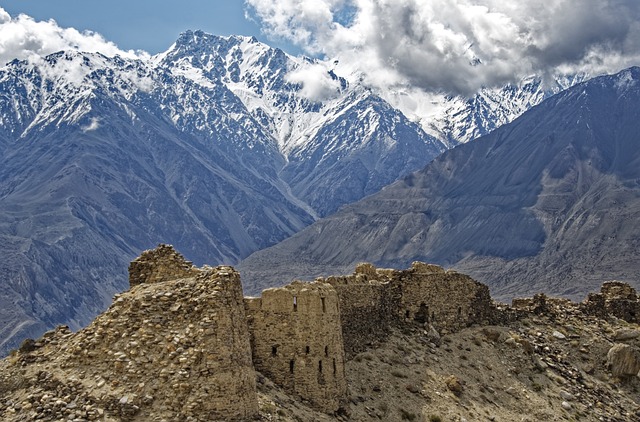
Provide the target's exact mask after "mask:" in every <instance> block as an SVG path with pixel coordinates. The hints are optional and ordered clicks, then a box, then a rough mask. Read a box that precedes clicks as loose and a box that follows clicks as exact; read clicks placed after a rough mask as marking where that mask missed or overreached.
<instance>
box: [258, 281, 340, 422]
mask: <svg viewBox="0 0 640 422" xmlns="http://www.w3.org/2000/svg"><path fill="white" fill-rule="evenodd" d="M245 306H246V311H247V318H248V321H249V331H250V333H251V339H252V346H253V348H252V349H253V363H254V366H255V368H256V369H257V370H258V371H260V372H262V373H263V374H265V375H266V376H267V377H269V378H270V379H271V380H272V381H273V382H274V383H276V384H278V385H280V386H281V387H283V388H284V389H285V390H287V391H288V392H290V393H293V394H296V395H298V396H300V397H302V398H303V399H306V400H309V401H310V402H311V403H312V405H313V406H314V407H315V408H317V409H319V410H322V411H324V412H327V413H331V412H335V411H336V410H337V409H338V408H339V407H340V402H341V401H342V400H344V399H345V397H346V378H345V368H344V362H345V355H344V346H343V339H342V329H341V323H340V310H339V305H338V297H337V294H336V291H335V289H334V288H333V287H332V286H331V285H329V284H326V283H317V282H316V283H302V282H293V283H292V284H290V285H288V286H285V287H282V288H274V289H267V290H265V291H263V292H262V298H247V299H245Z"/></svg>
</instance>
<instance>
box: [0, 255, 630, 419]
mask: <svg viewBox="0 0 640 422" xmlns="http://www.w3.org/2000/svg"><path fill="white" fill-rule="evenodd" d="M130 269H131V279H132V280H133V282H132V287H131V289H130V290H129V291H127V292H124V293H122V294H120V295H116V297H115V298H114V303H113V305H112V306H111V307H110V308H109V310H108V311H107V312H105V313H104V314H103V315H101V316H100V317H98V318H97V319H96V320H95V321H94V322H93V323H92V324H91V325H90V326H89V327H87V328H86V329H84V330H82V331H80V332H78V333H75V334H74V333H72V332H71V331H70V330H69V329H68V327H59V328H58V329H56V330H53V331H50V332H48V333H45V335H44V336H43V337H42V338H40V339H38V340H30V341H26V342H25V344H24V347H22V348H21V350H19V351H16V352H15V355H14V356H12V357H11V358H10V360H5V361H3V362H2V365H0V393H2V394H3V395H2V396H1V397H0V398H2V400H0V419H2V418H4V419H3V420H5V419H6V420H7V421H11V422H17V421H23V420H83V419H84V420H113V421H115V420H134V421H147V420H158V421H160V420H167V421H170V420H185V421H188V420H193V421H198V420H201V421H205V420H230V421H233V420H244V419H247V418H249V419H250V418H254V417H258V416H257V415H258V413H259V410H258V409H259V408H260V415H261V416H260V417H262V416H263V414H262V409H263V408H265V404H264V401H262V399H261V398H258V397H259V394H262V392H259V391H258V386H257V385H256V370H258V371H260V373H258V374H257V375H258V379H259V384H258V385H259V386H261V387H262V388H263V387H265V385H267V384H269V383H270V384H271V385H272V386H274V387H273V388H278V389H282V390H281V391H284V392H286V394H288V395H289V397H290V398H292V399H289V402H291V403H293V402H295V403H298V400H297V399H300V401H301V403H302V405H303V407H306V408H307V409H308V410H309V411H311V409H313V412H316V416H317V415H318V413H317V411H318V410H320V411H321V412H324V413H325V415H323V416H322V418H320V419H318V418H315V417H314V418H311V419H310V418H309V417H307V418H301V419H300V418H298V420H324V419H323V418H324V417H331V416H328V415H326V414H327V413H328V414H333V415H334V417H338V419H340V418H341V417H342V416H345V415H348V414H349V413H350V412H352V411H353V410H354V406H356V407H357V406H360V405H361V404H362V403H364V402H366V401H367V400H371V399H372V398H371V397H369V398H365V397H364V395H366V394H365V392H366V391H370V390H371V391H372V392H373V393H375V394H376V395H381V396H384V395H385V394H391V392H392V391H393V389H394V388H400V389H401V391H405V392H406V391H408V392H409V393H411V395H415V396H416V398H418V397H424V398H428V397H433V392H430V391H427V390H425V388H424V385H425V384H422V383H423V382H424V380H423V381H420V379H419V378H416V376H415V375H416V374H423V373H424V367H422V368H421V369H420V370H417V369H418V367H419V366H420V365H423V364H424V362H426V361H428V360H432V364H434V365H435V364H437V366H440V363H443V362H444V360H446V359H449V358H456V359H460V362H461V364H460V365H459V366H458V367H457V368H458V369H459V371H460V372H458V370H452V369H449V370H448V371H447V372H446V374H444V377H435V376H433V375H430V373H431V370H432V368H433V369H435V368H436V366H433V367H428V368H427V382H432V381H433V382H436V381H437V384H438V387H437V388H438V389H440V388H441V387H443V381H444V386H446V388H447V389H448V390H450V391H451V392H452V393H453V394H455V395H460V394H461V393H463V390H464V396H465V397H467V396H469V394H470V393H469V392H470V391H473V390H475V389H476V387H477V386H476V387H474V386H472V384H473V383H470V384H469V385H468V386H465V385H464V383H463V382H462V381H460V380H461V379H473V378H470V377H475V376H476V375H477V374H476V372H477V371H478V370H480V371H485V370H487V371H493V369H492V368H493V367H494V365H497V364H498V363H496V362H494V363H493V364H489V363H488V362H485V363H483V364H480V363H479V362H480V361H481V360H483V357H482V354H483V353H485V352H487V351H488V348H496V349H497V348H500V349H501V350H500V355H499V357H500V359H499V364H500V365H507V367H505V368H503V369H504V371H505V372H503V375H502V378H501V379H503V380H505V379H506V377H509V378H510V377H512V375H514V374H516V375H517V374H519V373H520V371H523V370H524V371H529V377H519V378H522V379H525V380H529V381H531V382H532V384H531V386H530V387H531V388H532V390H529V392H528V393H526V392H525V390H522V389H521V388H516V387H514V386H509V387H508V388H506V390H505V393H506V395H507V396H508V397H509V399H508V400H513V399H516V400H517V399H519V398H522V397H524V396H526V395H527V394H529V393H531V391H534V392H537V391H540V390H541V389H542V386H541V384H537V383H538V382H543V383H544V382H546V381H544V379H541V378H540V377H542V375H541V374H545V376H546V377H549V380H554V381H556V382H557V383H558V384H559V385H562V386H563V388H566V389H563V390H560V391H556V393H555V396H554V397H556V398H558V397H559V398H561V399H562V400H564V401H565V402H567V403H569V404H570V405H571V408H574V407H575V408H576V409H578V408H580V409H583V410H584V405H585V403H586V404H587V405H588V404H590V403H592V402H593V400H590V399H589V400H587V399H585V397H587V395H588V394H591V393H590V392H589V391H588V389H585V387H586V384H585V381H584V377H585V376H588V375H589V374H593V373H594V371H595V372H598V371H606V368H605V366H604V365H603V364H602V356H604V354H605V353H606V351H607V350H609V348H610V347H611V340H610V339H611V338H617V339H622V338H628V340H629V343H630V344H634V345H635V346H637V341H636V338H637V333H638V329H637V326H635V327H634V325H632V324H629V323H627V322H624V321H621V320H620V319H619V318H611V316H617V315H621V313H620V312H621V309H622V310H623V311H624V312H623V314H624V315H627V316H628V317H633V310H634V309H635V307H637V305H638V300H637V295H636V293H635V291H634V290H633V289H630V288H628V286H627V285H625V284H624V283H618V282H615V283H608V284H607V285H606V286H604V287H603V290H602V292H601V293H599V294H597V295H591V296H590V297H589V298H588V299H587V300H586V301H585V302H583V303H582V304H580V305H577V304H574V303H572V302H570V301H568V300H565V299H555V298H551V297H547V296H545V295H536V296H534V297H533V298H524V299H517V300H514V304H513V307H512V308H509V307H507V306H506V305H501V304H495V303H493V302H492V301H491V298H490V297H489V293H488V290H487V288H486V286H484V285H482V284H480V283H477V282H475V281H474V280H472V279H471V278H469V277H467V276H464V275H462V274H458V273H456V272H450V271H444V270H443V269H442V268H440V267H437V266H434V265H428V264H422V263H414V264H413V265H412V266H411V268H409V269H407V270H391V269H377V268H375V267H374V266H373V265H371V264H360V265H358V267H357V268H356V271H355V272H354V274H352V275H349V276H341V277H329V278H327V279H326V280H325V279H318V280H316V281H315V282H311V283H305V282H294V283H291V284H290V285H287V286H284V287H282V288H275V289H267V290H265V291H264V292H263V294H262V297H260V298H243V297H242V288H241V284H240V278H239V275H238V273H237V272H236V271H235V270H234V269H233V268H231V267H225V266H221V267H217V268H211V267H207V266H205V267H203V268H195V267H193V266H192V265H191V263H190V262H188V261H186V260H185V259H184V258H183V257H182V256H181V255H180V254H178V253H177V252H175V251H174V250H173V248H171V247H169V246H165V245H161V246H160V247H159V248H158V249H156V250H153V251H146V252H145V253H144V254H143V255H142V256H141V257H140V258H138V259H136V260H135V261H134V263H132V265H131V267H130ZM594 315H603V318H602V319H596V318H594ZM543 320H544V321H545V322H544V323H542V322H541V321H543ZM561 321H564V323H560V324H559V322H561ZM585 321H587V322H589V323H588V324H585ZM487 322H489V323H492V324H494V325H492V326H484V327H483V326H482V325H485V323H487ZM520 322H521V323H520ZM591 322H597V324H599V325H596V326H599V327H600V328H598V329H594V328H588V327H589V324H590V323H591ZM609 322H615V323H616V324H617V325H615V326H614V325H609ZM532 323H534V324H536V325H538V327H539V328H538V329H536V330H533V329H531V328H530V324H532ZM501 324H514V325H512V326H513V327H518V328H517V329H512V328H509V326H501ZM473 325H476V327H472V328H467V327H469V326H473ZM470 330H472V331H470ZM464 331H467V332H468V333H467V334H468V335H467V340H465V341H464V342H455V343H456V344H454V340H452V336H454V335H455V334H456V333H462V332H464ZM469 333H472V334H471V337H469ZM399 334H400V335H401V337H400V338H401V340H400V342H398V341H399V337H398V335H399ZM441 334H442V338H441ZM445 334H446V335H445ZM602 334H604V335H605V337H606V340H605V341H603V340H594V339H596V338H597V336H598V335H602ZM410 338H413V340H411V341H413V344H412V345H411V346H410V347H407V345H406V344H405V343H404V342H405V341H406V340H409V339H410ZM394 339H395V340H394ZM558 339H561V340H562V341H559V340H558ZM385 341H389V342H392V343H393V342H395V345H396V346H397V347H391V346H390V347H387V349H388V350H387V352H386V353H378V351H379V350H380V349H381V348H384V347H385V346H384V344H383V343H384V342H385ZM438 344H442V346H443V347H442V346H441V347H438ZM635 346H630V345H622V344H619V345H616V346H615V347H613V348H611V350H609V354H608V356H607V358H608V359H607V361H608V364H609V367H610V369H611V371H612V373H613V375H614V376H617V377H622V378H624V377H633V376H634V375H636V374H637V373H638V370H639V369H640V351H639V350H638V349H637V347H635ZM588 348H595V350H599V352H597V356H599V357H598V358H597V359H594V358H587V356H588V355H589V353H590V352H589V350H588ZM365 349H369V350H367V351H366V352H365V353H362V354H359V355H357V356H355V355H356V353H358V352H359V351H364V350H365ZM476 349H477V351H476ZM563 350H564V351H563ZM443 351H444V352H445V353H447V354H448V355H442V353H443ZM473 353H475V354H476V359H475V360H471V356H472V355H471V354H473ZM503 354H504V355H505V356H506V355H510V356H511V358H510V359H512V362H511V363H510V362H507V361H504V362H503V360H502V356H503ZM575 355H578V356H581V358H587V360H588V361H589V362H588V364H585V365H582V364H581V366H580V367H579V368H578V367H575V366H572V365H570V364H569V363H568V362H567V359H568V358H569V357H570V356H575ZM354 356H355V359H351V358H352V357H354ZM596 360H597V361H598V362H599V363H598V366H599V367H601V368H598V367H597V366H596V364H595V363H594V362H595V361H596ZM476 361H477V362H476ZM358 362H360V363H359V364H358ZM349 365H352V366H353V365H360V366H363V369H364V370H365V373H364V376H365V378H366V380H367V383H371V382H373V384H371V385H368V384H367V385H366V388H364V389H363V388H359V389H358V390H351V385H350V387H349V389H348V388H347V381H348V380H347V374H348V369H346V368H349ZM376 365H378V366H379V365H382V366H380V368H386V369H385V371H386V372H389V373H390V374H391V376H393V377H394V380H393V381H394V382H392V384H396V385H395V387H393V388H391V387H392V386H390V385H389V384H388V383H387V384H385V382H384V378H382V377H380V376H375V377H372V376H371V375H372V374H371V373H369V372H368V371H369V369H370V368H372V367H374V366H376ZM410 367H413V370H412V371H408V370H407V368H410ZM390 368H393V369H392V370H391V371H389V369H390ZM483 368H484V369H483ZM470 371H472V372H470ZM531 371H533V372H531ZM451 373H455V374H456V376H451V377H449V375H450V374H451ZM474 374H475V375H474ZM489 378H490V379H493V376H489ZM400 380H402V381H401V382H400V383H399V384H397V383H398V381H400ZM525 384H528V381H525ZM583 384H584V385H583ZM627 384H630V383H627ZM433 385H435V384H432V386H433ZM546 385H548V383H547V384H546ZM523 387H525V389H526V388H529V387H527V385H523ZM589 388H591V387H589ZM418 393H419V394H418ZM476 393H477V392H476ZM405 394H406V393H405ZM435 394H436V395H439V393H437V392H436V393H435ZM482 394H483V396H481V397H480V398H481V399H482V397H486V395H487V394H490V395H496V391H495V389H492V388H489V387H487V388H486V391H482ZM598 394H600V393H598ZM591 396H593V395H591ZM389 397H390V396H389ZM476 398H477V397H476ZM482 400H484V399H482ZM607 400H608V399H607ZM603 401H604V400H603ZM273 402H274V403H277V406H280V405H281V404H282V401H281V398H278V399H276V398H273ZM609 402H610V400H609ZM258 403H260V404H258ZM349 403H351V405H350V404H349ZM274 406H275V405H274ZM297 406H298V405H297V404H296V407H297ZM607 406H608V408H611V409H613V408H615V409H618V410H616V412H619V413H620V415H624V416H625V417H626V416H629V415H631V414H632V413H629V412H631V411H629V412H627V413H625V411H624V407H623V406H622V405H620V403H608V404H607ZM268 408H270V406H269V405H267V409H268ZM364 408H365V413H366V415H368V417H375V418H377V419H383V418H384V417H385V414H386V410H384V408H379V409H377V410H375V409H374V408H373V407H370V406H367V405H365V406H364ZM620 409H622V410H620ZM272 410H274V409H272ZM272 410H269V411H267V413H268V414H269V415H273V414H278V410H277V409H275V410H276V411H275V413H273V412H272ZM387 410H388V409H387ZM633 412H635V411H633ZM636 413H638V412H636ZM600 414H602V413H600ZM634 414H635V413H634ZM638 414H640V413H638ZM410 415H411V413H410V412H408V413H406V416H407V417H409V416H410ZM621 418H622V419H620V420H626V419H624V417H622V416H621ZM266 420H272V419H270V418H267V419H266ZM358 420H362V419H358Z"/></svg>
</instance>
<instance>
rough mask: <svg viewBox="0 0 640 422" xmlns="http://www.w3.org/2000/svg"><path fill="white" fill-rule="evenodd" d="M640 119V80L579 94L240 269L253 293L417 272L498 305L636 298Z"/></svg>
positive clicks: (588, 85) (633, 72)
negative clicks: (463, 283)
mask: <svg viewBox="0 0 640 422" xmlns="http://www.w3.org/2000/svg"><path fill="white" fill-rule="evenodd" d="M639 109H640V68H637V67H634V68H630V69H628V70H625V71H622V72H620V73H618V74H616V75H608V76H602V77H598V78H594V79H591V80H589V81H586V82H584V83H581V84H578V85H576V86H573V87H572V88H570V89H567V90H565V91H563V92H561V93H559V94H557V95H555V96H553V97H551V98H549V99H547V100H545V101H543V102H542V103H541V104H539V105H538V106H536V107H534V108H532V109H531V110H528V111H527V112H525V113H524V114H523V115H522V116H520V117H519V118H517V119H516V120H515V121H513V122H512V123H510V124H508V125H504V126H502V127H500V128H498V129H496V130H495V131H493V132H492V133H490V134H489V135H487V136H484V137H481V138H479V139H477V140H474V141H473V142H469V143H467V144H464V145H460V146H459V147H457V148H454V149H451V150H449V151H447V152H445V153H443V154H442V155H440V156H439V157H438V158H436V159H435V160H433V161H432V162H431V163H430V164H428V165H427V166H426V167H425V168H424V169H422V170H420V171H418V172H415V173H413V174H412V175H410V176H408V177H406V178H404V179H403V180H400V181H398V182H396V183H394V184H392V185H390V186H387V187H385V188H384V189H382V190H381V191H380V192H378V193H376V194H374V195H371V196H369V197H367V198H365V199H363V200H361V201H358V202H356V203H353V204H350V205H348V206H345V207H343V209H341V210H340V211H338V212H337V213H335V214H333V215H331V216H329V217H327V218H323V219H320V220H318V221H316V222H315V223H314V224H312V225H311V226H309V227H307V228H305V229H304V230H303V231H301V232H299V233H297V234H296V235H294V236H292V237H290V238H288V239H286V240H284V241H283V242H280V243H279V244H277V245H275V246H273V247H270V248H268V249H265V250H262V251H258V252H256V253H254V254H252V255H251V256H249V257H248V258H246V259H245V260H243V261H242V262H241V263H240V264H239V269H240V271H241V272H242V274H243V282H244V283H245V290H248V291H249V292H253V291H259V290H260V289H261V288H262V287H263V286H270V285H273V284H274V283H276V282H281V283H285V282H287V281H289V280H290V279H292V278H300V279H313V278H314V277H316V276H318V275H323V274H326V273H329V274H336V273H341V272H344V271H349V270H350V269H352V268H353V266H354V265H355V264H356V263H358V262H373V263H375V264H377V265H380V266H391V267H396V268H402V267H403V266H406V265H407V264H408V263H410V262H412V261H415V260H420V261H426V262H434V263H439V264H441V265H445V266H451V267H454V268H456V269H459V270H462V271H464V272H465V273H468V274H471V275H472V276H473V277H474V278H476V279H478V280H479V281H482V282H485V283H487V284H488V285H489V286H490V288H491V289H492V291H493V293H494V294H495V295H496V296H497V297H499V298H501V299H509V298H512V297H514V296H521V295H523V296H526V295H530V294H533V293H534V292H536V291H537V292H540V291H544V292H547V293H552V294H558V295H564V296H569V297H572V298H573V299H578V298H582V297H584V295H585V294H586V293H588V292H591V291H594V290H596V289H597V288H598V285H599V284H601V283H602V282H603V281H607V280H621V281H627V282H629V283H631V284H632V285H634V286H635V287H640V283H639V282H638V279H637V274H638V270H640V263H639V262H638V259H637V250H638V246H639V243H640V242H639V239H640V222H639V220H638V215H639V212H640V166H639V165H638V164H639V163H640V148H638V146H639V144H640V138H639V137H638V133H640V119H639V117H640V113H639V112H638V110H639ZM266 263H271V265H270V266H269V269H268V271H265V268H266V267H265V264H266ZM270 277H271V278H270Z"/></svg>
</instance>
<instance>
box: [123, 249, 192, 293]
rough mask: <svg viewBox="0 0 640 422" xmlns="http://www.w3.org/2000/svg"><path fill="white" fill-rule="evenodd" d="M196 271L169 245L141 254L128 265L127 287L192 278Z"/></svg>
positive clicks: (189, 262)
mask: <svg viewBox="0 0 640 422" xmlns="http://www.w3.org/2000/svg"><path fill="white" fill-rule="evenodd" d="M196 274H198V269H197V268H196V267H194V266H193V263H192V262H191V261H187V260H186V259H185V258H184V257H183V256H182V255H181V254H180V253H179V252H177V251H176V250H175V249H173V247H172V246H171V245H164V244H161V245H158V247H157V248H155V249H150V250H146V251H144V252H142V254H140V256H139V257H137V258H136V259H134V260H133V261H131V263H130V264H129V286H131V287H133V286H137V285H138V284H142V283H159V282H161V281H167V280H177V279H179V278H187V277H194V276H195V275H196Z"/></svg>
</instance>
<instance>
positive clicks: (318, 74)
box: [287, 63, 340, 101]
mask: <svg viewBox="0 0 640 422" xmlns="http://www.w3.org/2000/svg"><path fill="white" fill-rule="evenodd" d="M287 82H291V83H294V84H300V85H301V86H302V89H301V91H300V94H301V95H302V96H303V97H305V98H307V99H309V100H311V101H325V100H328V99H330V98H333V97H335V96H336V95H337V93H338V92H339V90H340V82H339V81H338V80H337V79H334V78H332V77H331V75H330V74H329V72H328V70H327V68H326V67H325V66H324V64H323V63H304V64H302V65H300V67H298V68H296V69H295V70H293V71H291V72H289V74H287Z"/></svg>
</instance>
